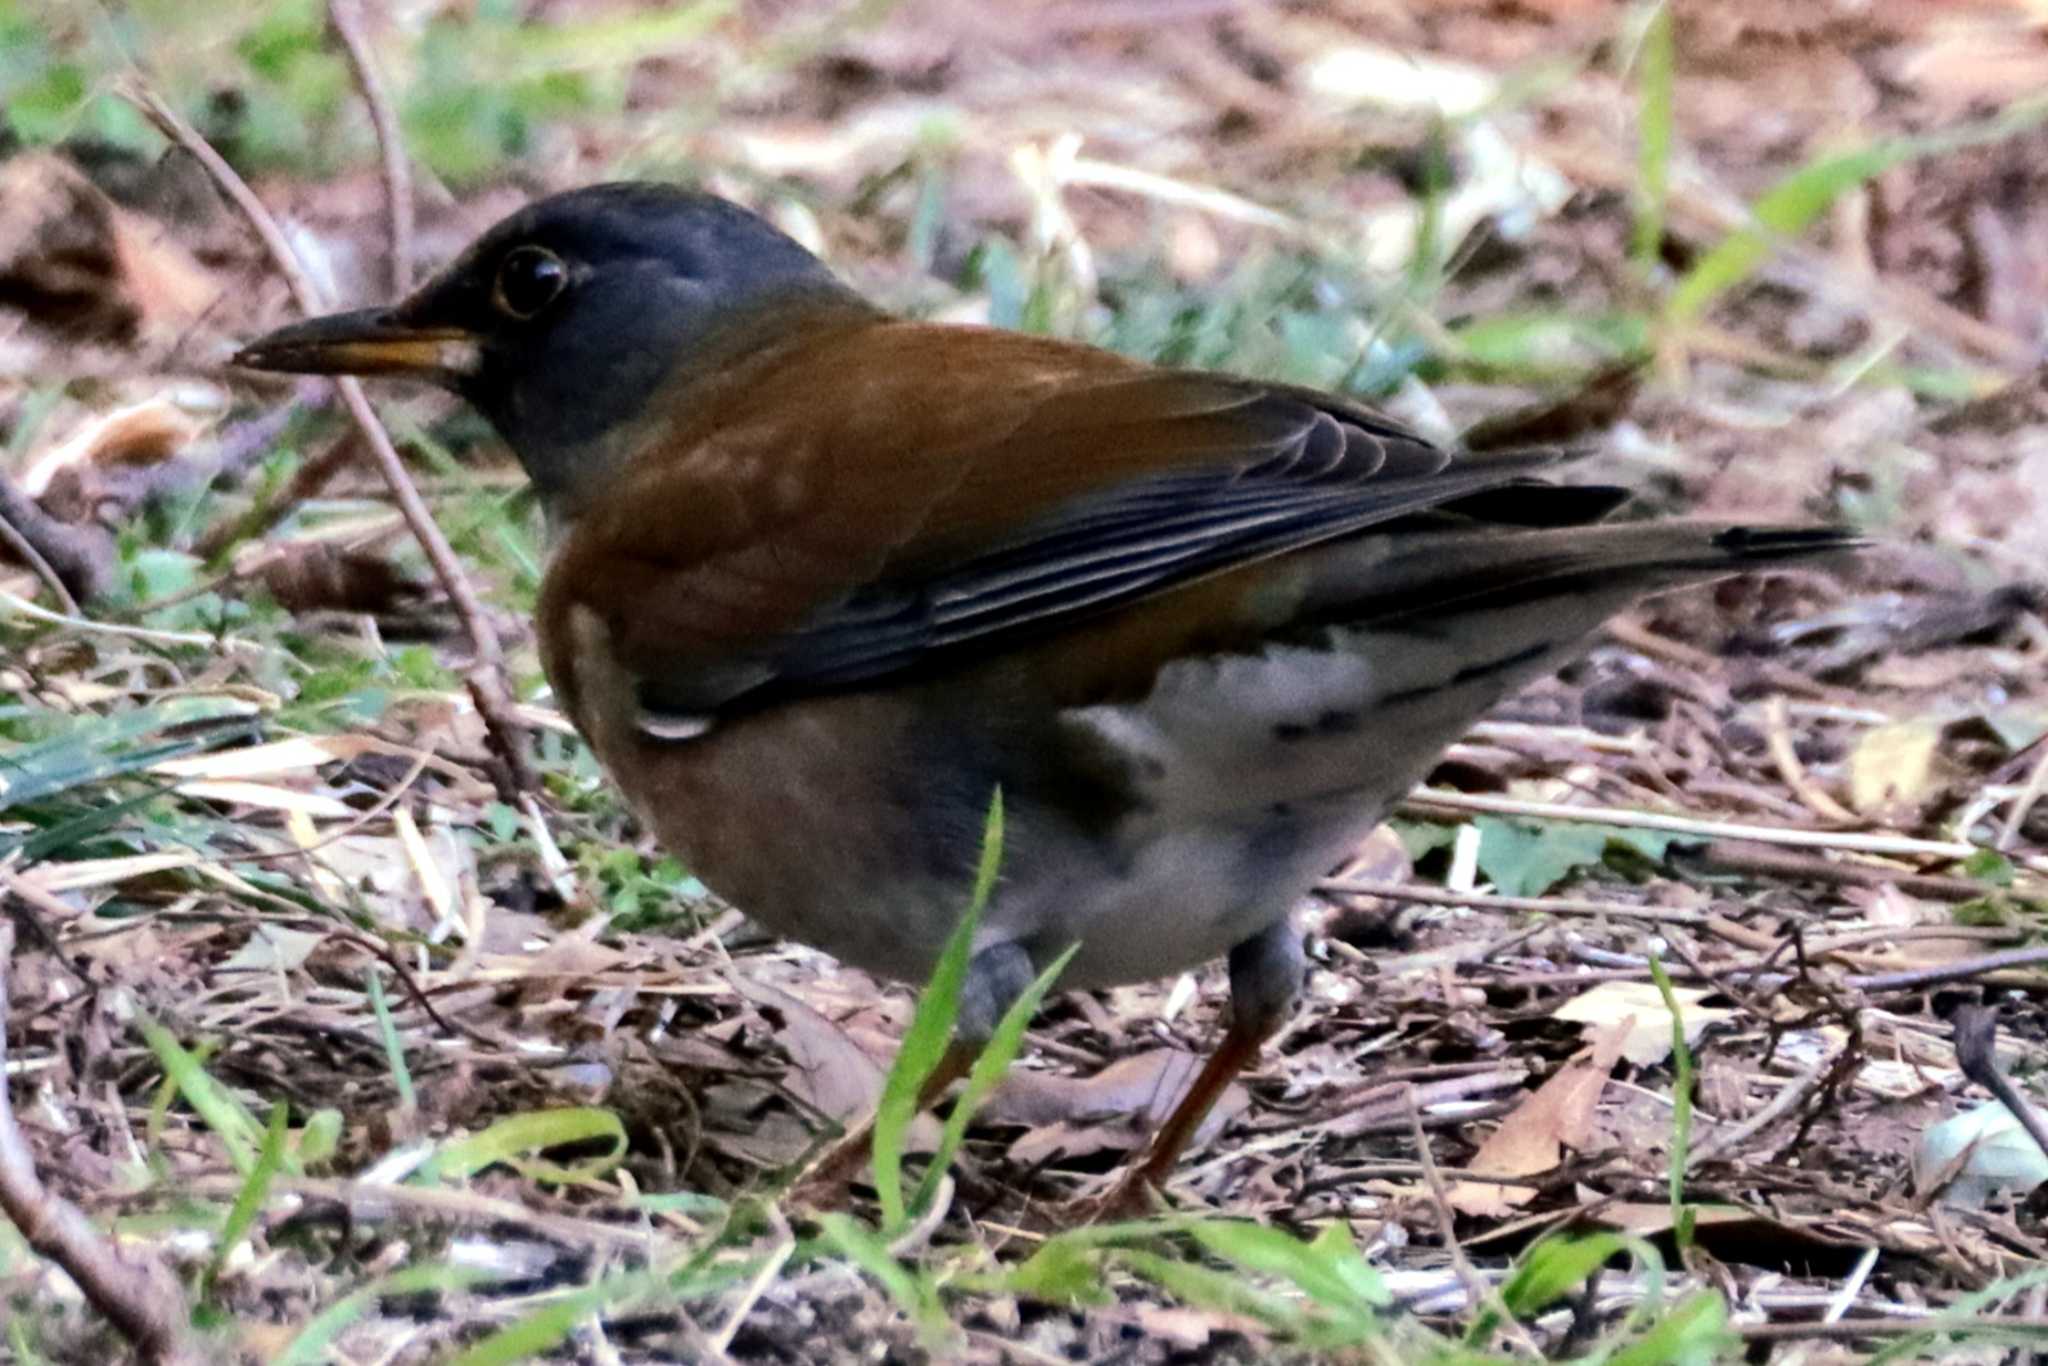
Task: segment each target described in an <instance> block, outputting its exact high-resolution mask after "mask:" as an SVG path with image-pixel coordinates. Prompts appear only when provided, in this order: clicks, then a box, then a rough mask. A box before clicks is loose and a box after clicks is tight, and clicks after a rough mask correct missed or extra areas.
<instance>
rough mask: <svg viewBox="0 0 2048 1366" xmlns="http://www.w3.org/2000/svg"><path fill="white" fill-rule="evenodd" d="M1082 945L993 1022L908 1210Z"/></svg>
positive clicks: (915, 1206)
mask: <svg viewBox="0 0 2048 1366" xmlns="http://www.w3.org/2000/svg"><path fill="white" fill-rule="evenodd" d="M1080 948H1081V946H1080V945H1079V944H1074V945H1070V946H1069V947H1068V949H1067V951H1066V952H1065V953H1063V954H1061V955H1060V956H1059V957H1058V958H1056V959H1054V960H1053V962H1052V964H1051V965H1050V966H1048V967H1047V968H1046V970H1045V971H1044V972H1041V973H1039V974H1038V976H1037V977H1036V978H1035V979H1034V980H1033V981H1032V983H1031V985H1030V986H1028V987H1026V988H1025V989H1024V992H1023V994H1022V995H1020V996H1019V997H1018V998H1017V999H1016V1000H1014V1001H1012V1002H1011V1003H1010V1008H1009V1009H1008V1010H1006V1011H1004V1012H1003V1018H1002V1019H1001V1020H1000V1021H998V1022H997V1024H996V1029H995V1033H994V1034H992V1035H990V1036H989V1041H988V1044H987V1046H986V1047H984V1048H983V1049H982V1050H981V1052H980V1054H979V1055H977V1056H976V1057H975V1059H974V1067H973V1069H972V1070H970V1071H969V1072H968V1074H967V1085H966V1087H965V1089H963V1090H962V1091H961V1093H960V1098H959V1099H958V1100H956V1101H955V1102H953V1110H952V1113H950V1114H948V1115H947V1116H946V1124H945V1127H944V1129H943V1130H941V1131H940V1134H939V1146H938V1149H937V1150H936V1151H935V1152H933V1153H932V1160H931V1164H930V1165H929V1166H927V1167H926V1168H925V1172H924V1178H923V1179H922V1180H920V1181H919V1182H918V1183H917V1190H916V1192H915V1193H914V1194H913V1195H912V1196H911V1197H910V1201H909V1208H910V1209H911V1210H912V1211H915V1212H922V1211H923V1210H924V1209H925V1208H926V1207H927V1206H928V1205H929V1204H930V1203H931V1199H932V1196H933V1194H934V1193H935V1192H936V1191H937V1190H938V1186H939V1179H940V1178H941V1177H942V1176H944V1175H945V1173H946V1169H947V1168H948V1167H950V1166H951V1165H952V1164H953V1155H954V1154H955V1153H957V1152H959V1151H960V1145H961V1143H962V1142H964V1141H965V1140H966V1138H967V1126H968V1125H969V1124H971V1123H972V1122H973V1120H974V1112H975V1111H976V1110H978V1109H980V1108H981V1103H982V1102H983V1101H985V1100H987V1099H988V1097H989V1093H990V1092H992V1091H994V1090H995V1089H996V1085H997V1083H999V1082H1001V1081H1002V1079H1003V1074H1004V1073H1006V1072H1008V1071H1009V1070H1010V1064H1011V1063H1013V1062H1015V1061H1016V1060H1017V1054H1018V1052H1019V1051H1020V1050H1021V1049H1022V1048H1023V1046H1024V1029H1025V1026H1027V1025H1029V1024H1030V1023H1031V1017H1032V1016H1034V1015H1036V1014H1037V1013H1038V1007H1039V1005H1040V1004H1041V1003H1042V1002H1043V1001H1044V1000H1045V996H1046V993H1047V992H1049V991H1051V990H1052V985H1053V983H1054V982H1056V981H1058V980H1059V977H1060V974H1061V973H1063V972H1065V971H1066V970H1067V964H1068V963H1070V962H1072V961H1073V959H1074V955H1075V954H1076V953H1078V952H1079V951H1080Z"/></svg>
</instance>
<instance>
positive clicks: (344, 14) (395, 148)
mask: <svg viewBox="0 0 2048 1366" xmlns="http://www.w3.org/2000/svg"><path fill="white" fill-rule="evenodd" d="M327 19H328V22H329V23H331V24H333V25H334V34H335V36H336V37H337V38H339V39H341V47H342V51H344V52H345V53H347V54H348V65H349V70H350V71H352V72H353V73H354V74H355V78H356V89H357V90H358V91H359V92H361V94H362V97H363V103H364V104H365V105H367V106H369V110H370V126H371V127H372V128H374V129H375V130H376V133H377V155H378V158H379V159H380V160H381V161H382V163H383V167H384V212H385V215H386V219H387V222H388V223H389V226H390V238H389V241H388V246H389V249H390V252H391V261H390V270H391V292H392V294H393V295H400V294H404V293H405V292H406V291H407V290H409V289H411V288H412V170H411V168H410V167H409V166H408V165H407V164H406V160H405V139H404V137H403V136H402V135H401V134H400V132H399V128H398V116H397V115H396V114H395V113H393V112H392V108H391V97H390V95H389V94H388V93H387V92H386V91H385V89H384V81H383V78H382V77H381V76H379V75H378V74H377V61H376V58H375V56H374V55H373V54H372V53H371V51H370V40H369V37H368V36H367V35H366V34H364V32H363V11H362V8H361V7H360V6H359V5H358V4H357V3H356V0H327Z"/></svg>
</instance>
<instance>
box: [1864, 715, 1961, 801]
mask: <svg viewBox="0 0 2048 1366" xmlns="http://www.w3.org/2000/svg"><path fill="white" fill-rule="evenodd" d="M1941 731H1942V728H1941V726H1940V725H1939V724H1938V723H1936V722H1933V721H1926V720H1921V721H1900V722H1896V723H1895V724H1893V725H1889V726H1877V727H1875V728H1873V729H1871V730H1869V731H1866V732H1865V733H1864V736H1863V738H1862V739H1861V740H1859V741H1858V742H1857V744H1856V748H1855V749H1854V750H1853V751H1851V752H1850V755H1849V803H1850V805H1852V806H1854V807H1855V808H1856V809H1857V810H1858V811H1860V812H1863V813H1865V814H1874V813H1877V812H1882V811H1886V810H1890V809H1892V808H1895V807H1899V806H1909V805H1916V804H1918V803H1919V802H1920V801H1922V800H1923V799H1925V798H1926V797H1927V796H1929V795H1930V794H1931V793H1932V792H1933V791H1934V789H1935V787H1936V786H1937V785H1938V784H1939V782H1940V780H1941V770H1940V757H1941Z"/></svg>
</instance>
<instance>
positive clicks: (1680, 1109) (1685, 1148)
mask: <svg viewBox="0 0 2048 1366" xmlns="http://www.w3.org/2000/svg"><path fill="white" fill-rule="evenodd" d="M1650 977H1651V979H1652V980H1653V981H1655V982H1656V984H1657V994H1658V995H1659V996H1662V997H1663V998H1664V1008H1665V1009H1666V1010H1668V1011H1670V1012H1671V1062H1672V1067H1673V1069H1674V1071H1675V1073H1676V1075H1675V1076H1674V1077H1673V1079H1672V1082H1671V1171H1670V1178H1669V1184H1670V1187H1671V1235H1672V1237H1673V1238H1675V1239H1676V1240H1677V1242H1678V1255H1679V1257H1680V1259H1681V1260H1689V1259H1690V1258H1691V1255H1692V1226H1693V1211H1692V1210H1691V1208H1689V1207H1688V1206H1687V1205H1686V1203H1685V1169H1686V1167H1687V1166H1688V1165H1689V1163H1690V1159H1691V1155H1692V1093H1693V1078H1694V1075H1695V1071H1696V1069H1695V1068H1694V1065H1693V1057H1692V1049H1691V1048H1690V1047H1688V1046H1687V1044H1686V1042H1685V1018H1684V1017H1683V1016H1682V1015H1681V1014H1680V1013H1679V1010H1678V996H1677V994H1676V993H1675V992H1673V991H1672V990H1671V978H1670V977H1669V976H1668V975H1667V974H1666V973H1665V971H1664V964H1663V963H1662V962H1661V961H1660V960H1659V959H1658V957H1657V955H1656V954H1654V953H1653V954H1651V955H1650Z"/></svg>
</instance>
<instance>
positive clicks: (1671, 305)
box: [1664, 99, 2048, 325]
mask: <svg viewBox="0 0 2048 1366" xmlns="http://www.w3.org/2000/svg"><path fill="white" fill-rule="evenodd" d="M2044 119H2048V99H2033V100H2025V101H2022V102H2021V103H2018V104H2015V105H2013V106H2011V107H2010V108H2008V109H2007V110H2006V111H2005V112H2004V113H2002V114H2000V115H1999V116H1998V117H1996V118H1992V119H1986V120H1984V121H1982V122H1979V123H1970V124H1964V125H1963V126H1961V127H1959V128H1952V129H1947V130H1944V131H1942V132H1938V133H1929V134H1925V135H1923V136H1920V137H1906V138H1886V139H1884V140H1883V141H1880V142H1875V143H1872V144H1870V145H1869V146H1866V147H1858V148H1854V149H1852V150H1850V151H1846V152H1834V153H1824V154H1822V155H1820V156H1818V157H1815V158H1814V159H1813V160H1811V161H1809V162H1807V164H1806V165H1804V166H1801V167H1800V168H1799V169H1797V170H1795V171H1793V172H1791V173H1790V174H1789V175H1787V176H1785V177H1784V178H1783V179H1781V180H1779V181H1778V182H1777V184H1775V185H1773V186H1771V188H1770V189H1768V190H1766V191H1764V193H1763V196H1762V197H1761V198H1759V199H1758V200H1757V201H1756V203H1755V204H1754V205H1753V206H1751V210H1750V216H1751V217H1752V218H1753V219H1754V220H1755V221H1754V223H1753V225H1752V226H1749V227H1745V228H1738V229H1737V230H1735V231H1734V232H1731V233H1729V234H1728V235H1727V236H1726V237H1724V238H1722V239H1721V240H1720V241H1719V242H1718V243H1716V244H1715V245H1714V246H1713V247H1712V248H1711V249H1709V250H1708V251H1707V252H1706V253H1704V254H1703V255H1702V256H1701V257H1700V258H1699V260H1697V261H1695V262H1694V263H1693V267H1692V269H1691V270H1689V271H1687V272H1686V273H1685V277H1684V278H1683V279H1681V280H1680V281H1679V282H1678V287H1677V288H1676V289H1674V290H1673V291H1672V293H1671V299H1670V301H1669V302H1668V303H1667V304H1666V306H1665V312H1664V319H1665V322H1666V324H1667V325H1683V324H1685V323H1689V322H1692V321H1693V320H1694V319H1696V318H1698V317H1699V316H1700V315H1701V314H1702V313H1704V312H1705V311H1706V310H1707V307H1708V306H1709V305H1710V304H1712V303H1713V302H1714V300H1716V299H1718V298H1719V297H1720V296H1721V295H1722V294H1724V293H1726V292H1727V291H1728V290H1729V289H1732V288H1733V287H1734V286H1736V285H1738V284H1740V283H1742V282H1743V281H1744V280H1746V279H1748V278H1749V277H1750V276H1751V275H1752V274H1754V273H1755V272H1756V270H1757V268H1758V267H1759V266H1761V265H1762V264H1763V263H1764V262H1765V261H1766V260H1767V259H1769V257H1770V254H1771V251H1772V248H1773V247H1774V245H1775V244H1776V243H1777V242H1778V241H1779V240H1781V239H1784V238H1787V237H1791V236H1793V235H1794V234H1796V233H1800V232H1803V231H1805V230H1806V228H1807V227H1809V226H1810V225H1811V224H1812V223H1813V221H1814V220H1815V219H1817V218H1819V217H1820V216H1821V214H1823V213H1825V212H1826V211H1827V209H1828V207H1829V206H1830V205H1831V204H1833V203H1834V202H1835V200H1836V199H1837V198H1839V197H1840V196H1841V195H1842V193H1843V192H1844V191H1846V190H1849V189H1853V188H1854V187H1855V186H1858V185H1861V184H1863V183H1864V182H1865V181H1867V180H1870V179H1872V178H1873V177H1875V176H1878V175H1881V174H1883V173H1884V172H1885V171H1888V170H1890V169H1891V168H1892V167H1894V166H1898V165H1900V164H1902V163H1904V162H1907V161H1913V160H1916V159H1918V158H1920V157H1925V156H1933V155H1937V154H1939V153H1942V152H1951V151H1957V150H1960V149H1962V148H1965V147H1973V146H1977V145H1980V144H1983V143H1987V142H1997V141H2000V140H2002V139H2004V138H2008V137H2011V136H2013V135H2014V134H2016V133H2020V132H2023V131H2025V130H2027V129H2029V128H2032V127H2034V126H2035V125H2036V124H2039V123H2041V122H2042V121H2043V120H2044Z"/></svg>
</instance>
